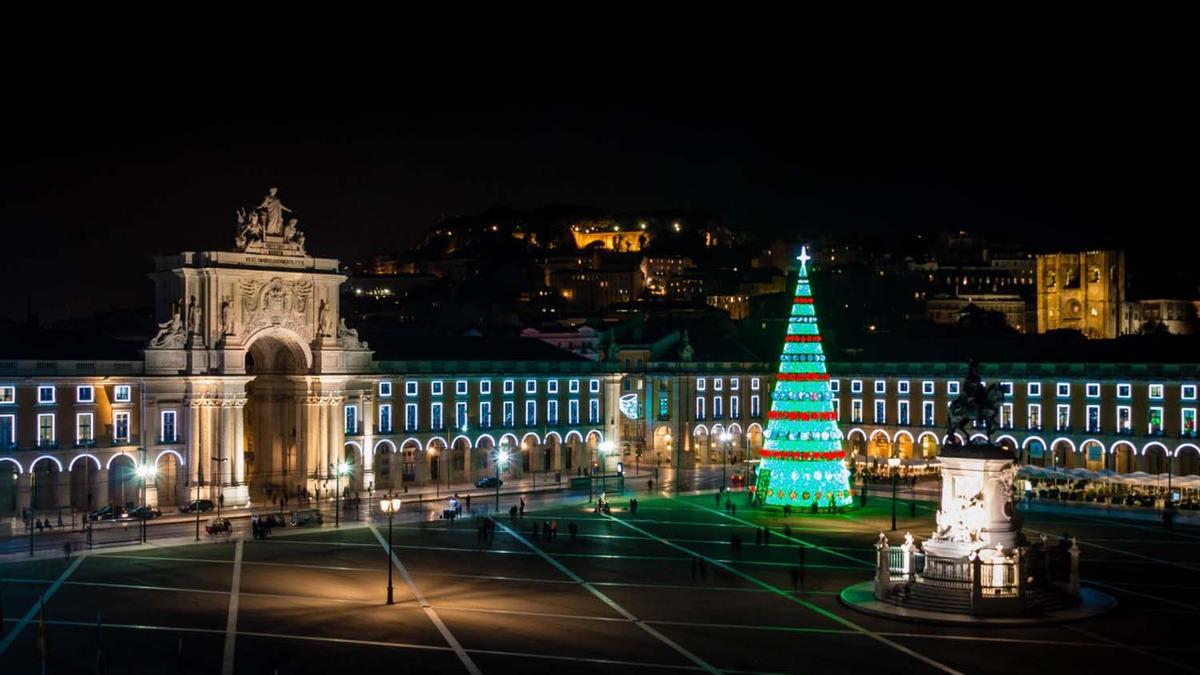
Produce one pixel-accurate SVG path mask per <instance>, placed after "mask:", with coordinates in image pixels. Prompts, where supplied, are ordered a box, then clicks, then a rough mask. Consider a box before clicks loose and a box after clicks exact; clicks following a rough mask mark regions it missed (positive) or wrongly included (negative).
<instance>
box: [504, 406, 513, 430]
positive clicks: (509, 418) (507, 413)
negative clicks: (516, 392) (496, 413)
mask: <svg viewBox="0 0 1200 675" xmlns="http://www.w3.org/2000/svg"><path fill="white" fill-rule="evenodd" d="M514 409H515V406H514V405H513V402H512V401H505V402H504V420H503V424H504V426H505V427H508V428H510V429H511V428H512V426H513V410H514Z"/></svg>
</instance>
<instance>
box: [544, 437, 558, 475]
mask: <svg viewBox="0 0 1200 675" xmlns="http://www.w3.org/2000/svg"><path fill="white" fill-rule="evenodd" d="M542 445H543V446H544V447H543V449H542V465H543V467H544V469H543V470H545V471H550V470H555V471H557V470H558V468H559V467H561V466H562V465H561V464H560V463H559V462H561V461H562V436H561V435H560V434H559V433H558V432H557V431H550V432H547V434H546V437H545V438H543V439H542Z"/></svg>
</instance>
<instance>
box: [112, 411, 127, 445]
mask: <svg viewBox="0 0 1200 675" xmlns="http://www.w3.org/2000/svg"><path fill="white" fill-rule="evenodd" d="M113 440H114V441H128V440H129V412H128V411H122V412H115V413H113Z"/></svg>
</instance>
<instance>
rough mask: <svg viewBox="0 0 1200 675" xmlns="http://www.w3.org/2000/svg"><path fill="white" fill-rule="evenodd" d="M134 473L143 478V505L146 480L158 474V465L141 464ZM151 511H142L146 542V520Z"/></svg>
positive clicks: (143, 540)
mask: <svg viewBox="0 0 1200 675" xmlns="http://www.w3.org/2000/svg"><path fill="white" fill-rule="evenodd" d="M133 473H134V475H135V476H137V477H138V478H140V479H141V480H142V506H143V507H145V506H146V481H147V480H149V479H151V478H153V477H154V476H156V475H158V467H157V466H155V465H153V464H139V465H138V466H136V467H134V469H133ZM149 515H150V514H149V512H148V510H147V511H144V512H142V543H143V544H144V543H146V520H147V518H148V517H149Z"/></svg>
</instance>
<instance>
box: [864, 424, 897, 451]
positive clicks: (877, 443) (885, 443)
mask: <svg viewBox="0 0 1200 675" xmlns="http://www.w3.org/2000/svg"><path fill="white" fill-rule="evenodd" d="M868 453H869V454H870V455H871V456H872V457H891V456H892V439H891V438H889V437H888V433H887V432H886V431H884V430H883V429H876V430H875V431H872V432H871V442H870V443H869V445H868Z"/></svg>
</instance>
